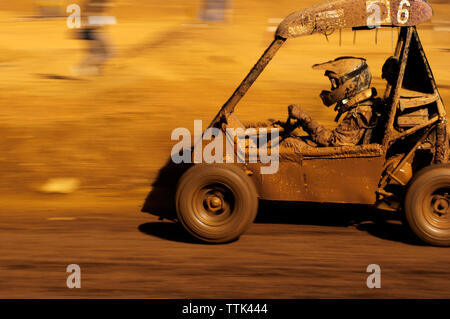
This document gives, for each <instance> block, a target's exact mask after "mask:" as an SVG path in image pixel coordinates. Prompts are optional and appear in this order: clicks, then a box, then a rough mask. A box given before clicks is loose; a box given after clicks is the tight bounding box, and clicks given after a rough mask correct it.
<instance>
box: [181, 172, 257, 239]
mask: <svg viewBox="0 0 450 319" xmlns="http://www.w3.org/2000/svg"><path fill="white" fill-rule="evenodd" d="M176 208H177V215H178V219H179V221H180V222H181V224H182V225H183V226H184V228H185V229H186V230H187V231H188V232H189V233H190V234H191V235H193V236H195V237H197V238H199V239H201V240H203V241H206V242H213V243H224V242H229V241H232V240H234V239H237V238H238V237H239V236H240V235H242V234H243V233H244V232H245V231H246V230H247V228H248V227H249V226H250V225H251V224H252V223H253V221H254V219H255V217H256V213H257V210H258V196H257V192H256V189H255V186H254V184H253V182H252V181H251V179H250V178H249V177H248V176H247V175H245V174H244V172H243V171H242V170H241V169H240V168H238V167H236V166H234V165H223V164H222V165H220V164H210V165H195V166H193V167H191V168H190V169H189V170H187V171H186V173H184V175H183V176H182V177H181V179H180V181H179V182H178V186H177V192H176Z"/></svg>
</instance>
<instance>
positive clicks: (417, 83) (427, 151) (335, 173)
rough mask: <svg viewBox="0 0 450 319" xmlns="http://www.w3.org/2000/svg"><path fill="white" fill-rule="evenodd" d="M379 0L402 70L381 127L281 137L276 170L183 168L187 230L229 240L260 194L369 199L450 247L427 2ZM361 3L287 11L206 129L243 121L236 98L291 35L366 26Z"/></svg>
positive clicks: (243, 226)
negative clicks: (350, 133) (425, 43)
mask: <svg viewBox="0 0 450 319" xmlns="http://www.w3.org/2000/svg"><path fill="white" fill-rule="evenodd" d="M407 2H408V1H407ZM380 3H384V4H385V5H386V6H387V7H389V10H386V8H385V9H384V11H383V14H385V15H386V16H385V17H384V18H383V19H384V20H383V21H382V23H381V25H379V26H377V27H389V28H398V29H399V33H398V34H399V36H398V41H397V45H396V49H395V57H396V58H397V59H398V61H399V70H398V72H397V76H396V79H394V81H391V84H388V85H387V87H386V91H385V92H384V101H385V103H386V107H385V109H384V112H385V114H383V115H384V116H383V117H382V118H383V120H382V121H379V122H378V123H377V129H378V131H380V132H381V134H379V135H378V137H377V138H368V139H364V142H362V143H360V144H358V145H352V146H339V147H303V148H302V149H297V148H295V147H294V148H293V147H287V146H283V143H282V139H283V137H282V135H280V136H281V137H280V138H279V144H278V146H279V167H278V171H277V172H276V173H274V174H262V173H261V168H262V167H264V166H267V164H264V163H261V162H258V161H257V162H256V163H255V162H254V163H251V162H248V161H246V162H245V163H229V164H227V163H221V164H220V163H212V164H205V163H201V164H192V165H190V166H188V168H187V169H185V166H183V168H181V166H180V170H179V171H180V173H179V175H177V178H176V183H174V184H173V191H174V192H175V198H174V202H175V206H176V211H177V218H178V220H179V221H180V222H181V223H182V225H183V226H184V228H185V229H186V230H187V231H188V232H189V233H190V234H192V235H193V236H195V237H197V238H199V239H201V240H203V241H206V242H216V243H221V242H227V241H231V240H234V239H236V238H238V237H239V236H240V235H242V234H243V233H244V232H245V231H246V230H247V228H248V227H249V225H251V224H252V222H253V221H254V219H255V216H256V214H257V211H258V201H259V199H262V200H270V201H298V202H319V203H351V204H365V205H373V206H374V207H376V208H379V209H383V210H391V211H397V212H399V213H401V214H403V213H404V214H405V217H406V221H407V224H408V225H409V227H410V228H411V229H412V231H413V232H414V233H415V234H416V235H417V236H418V237H419V238H420V239H422V240H423V241H425V242H427V243H429V244H433V245H442V246H448V245H450V214H449V206H450V198H449V189H450V166H449V164H448V163H447V161H448V148H449V145H448V143H449V141H448V140H449V139H448V133H449V130H448V124H447V119H446V113H445V109H444V105H443V101H442V99H441V96H440V94H439V92H438V89H437V86H436V83H435V80H434V77H433V74H432V71H431V69H430V65H429V63H428V60H427V58H426V56H425V52H424V50H423V48H422V45H421V41H420V39H419V35H418V32H417V30H416V27H415V26H416V25H417V24H419V23H421V22H422V21H425V20H428V19H429V18H430V17H431V15H432V10H431V7H430V6H429V4H428V3H427V2H426V1H421V0H417V1H409V2H408V4H409V6H406V7H405V0H404V1H400V0H394V1H391V2H390V4H389V3H385V2H383V1H381V2H380ZM366 6H367V3H366V1H363V0H337V1H329V2H326V3H323V4H318V5H316V6H313V7H310V8H307V9H304V10H301V11H297V12H294V13H292V14H291V15H289V16H288V17H287V18H286V19H285V20H284V21H282V22H281V24H280V25H279V27H278V30H277V32H276V34H275V39H274V40H273V42H272V43H271V44H270V46H269V47H268V48H267V50H266V51H265V52H264V54H263V55H262V56H261V58H260V59H259V60H258V62H257V63H256V65H255V66H254V67H253V68H252V69H251V71H250V73H249V74H248V75H247V77H246V78H245V79H244V80H243V81H242V83H241V84H240V86H239V87H238V88H237V89H236V91H235V92H234V94H233V95H232V96H231V97H230V99H229V100H228V101H227V102H226V103H225V104H224V106H223V107H222V108H221V109H220V111H219V113H218V114H217V115H216V117H215V118H214V119H213V121H212V122H211V124H210V126H209V128H216V129H219V130H221V131H222V132H223V133H224V134H225V135H226V134H227V133H226V132H227V129H229V128H233V129H238V128H242V129H246V127H245V126H244V125H242V124H241V122H240V121H239V119H238V118H237V117H236V115H235V114H234V110H235V106H236V105H237V103H238V102H239V100H240V99H241V98H242V97H243V96H244V95H245V93H246V92H247V90H248V89H249V88H250V86H251V85H252V84H253V82H254V81H255V80H256V79H257V77H258V76H259V75H260V74H261V72H262V71H263V70H264V68H265V67H266V66H267V64H268V63H269V62H270V60H271V59H272V57H273V56H274V55H275V53H276V52H277V51H278V50H279V49H280V47H281V46H282V45H283V44H284V43H285V42H286V41H287V40H288V39H290V38H294V37H299V36H304V35H309V34H312V33H316V32H321V33H327V32H329V31H330V30H332V29H337V28H346V27H351V28H356V29H367V21H368V20H367V18H368V15H369V13H368V12H367V10H366V9H367V7H366ZM401 10H406V11H408V13H405V11H401ZM324 17H326V19H325V18H324ZM265 129H268V128H265ZM269 129H270V128H269ZM369 130H370V129H369ZM369 133H370V132H369ZM228 137H229V136H227V138H228ZM232 138H235V137H232ZM198 143H202V142H201V141H198ZM225 144H226V143H224V147H225ZM247 150H248V149H247ZM244 152H245V151H244ZM245 155H246V158H248V157H249V155H250V154H245ZM224 162H225V161H224ZM178 176H180V178H178Z"/></svg>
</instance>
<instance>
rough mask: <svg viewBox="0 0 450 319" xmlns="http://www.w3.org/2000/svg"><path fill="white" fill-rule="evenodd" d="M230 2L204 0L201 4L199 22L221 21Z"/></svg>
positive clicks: (227, 0) (224, 0) (228, 0)
mask: <svg viewBox="0 0 450 319" xmlns="http://www.w3.org/2000/svg"><path fill="white" fill-rule="evenodd" d="M229 2H230V0H205V1H204V2H203V5H202V8H201V12H200V15H199V20H202V21H223V20H224V19H225V11H226V10H227V9H228V8H229Z"/></svg>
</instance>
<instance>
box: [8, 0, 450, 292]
mask: <svg viewBox="0 0 450 319" xmlns="http://www.w3.org/2000/svg"><path fill="white" fill-rule="evenodd" d="M313 2H314V1H311V0H308V1H304V2H303V3H302V5H301V6H307V5H309V4H312V3H313ZM30 3H32V1H15V2H14V4H6V3H2V4H0V10H1V11H0V29H1V35H0V40H1V41H0V74H1V77H0V105H2V108H1V112H0V133H1V143H0V174H1V176H2V178H1V180H0V191H1V193H0V203H1V206H0V207H1V208H0V220H1V222H0V228H1V232H0V237H1V240H0V242H1V243H2V244H1V245H0V297H3V298H43V297H50V298H59V297H63V298H64V297H120V298H129V297H135V298H136V297H142V298H185V297H190V298H205V297H216V298H221V297H224V298H230V297H235V298H239V297H246V298H247V297H256V298H279V297H285V298H297V297H338V298H341V297H400V298H403V297H414V298H415V297H424V298H449V297H450V276H449V275H450V271H449V269H448V264H449V263H450V256H449V254H448V249H446V248H435V247H427V246H421V245H417V243H415V242H413V241H411V240H410V238H409V236H408V235H407V234H406V233H405V232H404V230H403V228H402V227H401V226H400V225H399V224H398V223H397V222H388V223H384V222H381V221H376V222H373V221H371V220H372V219H373V218H372V217H373V216H372V214H370V216H368V213H367V211H366V208H354V207H351V208H342V207H339V208H319V209H318V208H317V207H310V206H308V207H298V206H296V207H290V206H289V207H288V206H286V205H278V206H277V205H269V206H268V208H267V207H266V208H265V209H263V210H262V211H263V212H262V213H261V216H262V217H260V218H259V220H258V222H257V223H256V224H255V225H254V226H253V227H252V228H251V229H250V231H249V232H248V234H246V235H245V236H243V237H242V238H241V239H240V240H239V241H237V242H234V243H231V244H228V245H222V246H209V245H202V244H198V243H195V242H192V241H191V240H190V239H189V238H188V237H186V236H184V235H183V234H182V232H181V231H180V229H179V228H178V226H177V225H175V224H171V223H168V222H160V221H158V220H157V219H156V218H155V217H153V216H150V215H147V214H144V213H141V212H140V210H141V207H142V204H143V202H144V200H145V197H146V195H147V194H148V192H149V191H150V190H151V189H150V184H151V182H152V181H153V180H154V178H155V176H156V174H157V172H158V169H159V168H161V167H162V166H163V165H164V163H165V161H166V159H167V157H168V155H169V154H170V149H171V147H172V145H173V143H174V142H173V141H171V140H170V134H171V131H172V130H173V129H174V128H176V127H187V128H189V129H192V127H193V120H194V119H201V120H203V121H204V124H205V125H206V124H207V123H208V122H209V121H210V120H211V119H212V117H213V116H214V115H215V113H216V112H217V110H218V109H219V107H220V106H221V105H222V104H223V103H224V102H225V100H226V99H227V98H228V97H229V95H230V94H231V93H232V92H233V90H234V89H235V87H236V86H237V85H238V83H239V81H240V80H242V78H243V77H244V76H245V74H246V73H247V72H248V70H249V69H250V67H251V66H252V65H253V64H254V63H255V62H256V60H257V58H258V57H259V56H260V54H261V53H262V52H263V50H264V49H265V47H266V46H267V45H268V44H269V43H270V41H271V39H272V33H271V32H269V31H267V27H270V26H274V24H269V23H268V19H271V18H282V17H283V16H285V15H287V14H288V13H289V12H291V11H293V10H295V9H298V7H297V4H295V3H293V1H287V0H280V1H277V2H276V3H274V2H273V1H269V0H264V1H259V2H258V6H257V7H256V6H255V5H254V2H253V1H248V0H245V1H237V0H235V1H234V5H233V14H232V16H230V17H229V19H228V22H227V23H223V24H219V23H213V24H209V25H204V24H202V23H199V22H198V21H196V14H197V12H196V11H197V7H198V3H199V2H198V1H196V2H189V3H188V4H186V1H181V0H171V1H151V2H150V1H147V2H146V4H143V5H139V6H138V5H136V4H133V3H132V2H128V1H117V6H116V7H115V8H113V9H112V10H111V12H110V14H111V15H115V16H116V17H117V20H118V24H117V25H115V26H111V27H109V28H108V34H109V35H110V38H111V42H112V43H114V46H115V57H114V58H113V59H111V60H110V61H109V62H108V64H107V65H106V66H105V68H104V73H103V75H102V76H99V77H73V76H72V74H71V71H70V68H71V67H72V66H74V65H76V64H77V63H78V62H79V61H80V59H82V57H83V54H84V53H83V43H81V42H80V41H77V40H74V39H72V38H71V33H70V32H69V30H68V29H67V28H66V27H65V20H64V19H45V20H42V19H33V18H31V17H32V16H34V15H35V13H34V11H33V10H32V6H31V5H30ZM431 3H432V4H433V7H434V9H435V16H434V18H433V20H432V23H428V24H425V25H423V26H422V27H421V28H420V29H419V32H420V35H421V38H422V42H423V45H424V47H425V50H426V53H427V55H428V58H429V60H430V63H431V66H432V68H433V72H434V74H435V77H436V80H437V83H438V86H439V88H440V90H441V94H442V96H443V98H444V102H447V103H449V102H450V68H449V66H450V38H449V36H448V35H449V34H450V33H449V32H450V6H449V5H448V3H447V1H431ZM391 37H392V34H391V31H380V32H379V33H378V44H375V31H368V32H358V33H357V35H356V44H355V45H354V44H353V33H352V32H346V33H344V34H343V38H342V39H343V42H342V46H339V43H338V36H337V34H334V35H332V36H331V37H330V39H329V42H327V40H326V39H325V38H324V37H323V36H320V35H316V36H312V37H310V38H304V39H299V40H293V41H291V42H289V43H287V45H286V46H285V48H283V49H282V50H281V51H280V53H279V54H278V55H277V56H276V57H275V59H274V60H273V62H272V64H271V65H270V66H269V68H268V69H267V70H266V71H265V72H264V74H263V76H262V77H261V78H260V80H259V81H258V82H257V83H256V85H255V86H254V87H253V88H252V89H251V90H250V92H249V94H248V96H246V97H245V99H244V100H243V101H242V103H241V104H240V105H239V107H238V116H240V117H241V118H242V119H244V120H253V119H261V120H264V119H266V118H278V119H285V118H286V113H287V105H289V104H291V103H299V104H301V105H302V106H303V107H304V108H306V109H307V110H308V111H309V112H310V113H311V114H312V115H314V116H315V117H316V118H318V119H319V120H320V121H322V122H324V123H326V124H327V125H329V126H332V125H333V122H332V121H331V119H332V118H334V115H333V112H332V110H328V109H326V108H325V107H323V106H321V103H320V99H319V97H318V94H319V92H320V91H321V90H322V89H323V88H328V86H329V84H328V83H327V80H326V79H325V78H324V77H323V75H322V73H320V72H313V71H312V70H311V68H310V67H311V65H312V64H314V63H318V62H323V61H327V60H329V59H332V58H335V57H337V56H340V55H356V56H365V57H367V59H368V63H369V65H370V67H371V70H372V73H373V75H374V85H375V86H376V87H377V88H378V89H379V91H380V92H382V90H383V85H384V84H383V82H382V80H381V79H380V70H381V66H382V63H383V61H384V60H385V59H386V58H387V57H388V56H389V55H390V53H391V52H392V38H391ZM254 113H256V115H255V114H254ZM255 116H256V118H255ZM50 178H73V179H76V180H78V181H79V182H80V187H79V188H78V189H77V190H76V191H74V192H72V193H71V194H67V195H51V194H42V193H40V192H39V191H37V189H39V188H40V187H42V185H44V184H45V183H46V182H47V181H48V180H49V179H50ZM349 211H350V212H349ZM300 214H301V216H299V215H300ZM339 214H340V215H339ZM311 216H312V217H311ZM336 216H339V218H337V217H336ZM340 216H342V219H341V218H340ZM355 216H357V217H355ZM263 243H264V244H263ZM72 263H75V264H79V265H80V266H81V268H82V276H83V277H82V286H83V287H82V289H79V290H69V289H67V288H66V287H65V280H66V276H67V274H66V273H65V267H66V266H67V265H68V264H72ZM369 264H379V265H380V266H381V268H382V289H378V290H369V289H367V287H366V286H365V281H366V278H367V275H368V274H366V273H365V269H366V267H367V265H369Z"/></svg>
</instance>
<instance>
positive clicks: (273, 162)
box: [171, 120, 280, 174]
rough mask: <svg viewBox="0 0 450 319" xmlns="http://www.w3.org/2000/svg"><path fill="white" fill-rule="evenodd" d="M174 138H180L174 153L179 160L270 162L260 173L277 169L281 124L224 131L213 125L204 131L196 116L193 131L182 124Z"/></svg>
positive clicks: (197, 161)
mask: <svg viewBox="0 0 450 319" xmlns="http://www.w3.org/2000/svg"><path fill="white" fill-rule="evenodd" d="M192 137H193V139H192ZM171 139H172V141H174V140H176V141H178V143H176V144H175V145H174V146H173V147H172V153H171V158H172V161H173V162H174V163H176V164H180V163H196V164H197V163H208V164H212V163H258V162H259V163H261V164H268V165H266V166H264V165H262V166H261V168H260V171H261V174H275V173H277V172H278V168H279V158H280V156H279V155H280V154H279V130H278V128H272V127H261V128H258V129H256V128H246V129H244V128H227V129H226V130H225V131H222V130H220V129H218V128H214V127H211V128H208V129H206V130H205V132H203V125H202V121H201V120H195V121H194V134H191V132H190V131H189V130H188V129H187V128H183V127H179V128H176V129H174V130H173V131H172V135H171ZM192 141H193V145H192ZM205 141H210V142H209V143H205ZM205 144H206V145H205Z"/></svg>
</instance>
